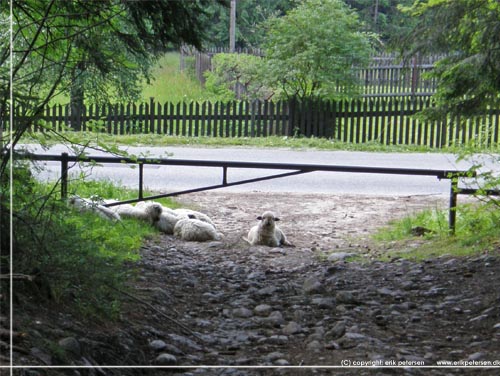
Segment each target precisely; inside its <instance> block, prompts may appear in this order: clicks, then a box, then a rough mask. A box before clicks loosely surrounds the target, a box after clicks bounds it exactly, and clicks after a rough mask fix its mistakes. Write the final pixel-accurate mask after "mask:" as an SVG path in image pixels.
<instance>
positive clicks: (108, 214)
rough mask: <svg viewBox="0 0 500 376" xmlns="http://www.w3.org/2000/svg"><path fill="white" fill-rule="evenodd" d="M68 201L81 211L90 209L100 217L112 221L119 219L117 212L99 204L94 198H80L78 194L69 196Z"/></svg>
mask: <svg viewBox="0 0 500 376" xmlns="http://www.w3.org/2000/svg"><path fill="white" fill-rule="evenodd" d="M68 203H69V204H70V205H72V206H74V207H75V208H77V209H79V210H80V211H82V212H83V211H92V212H94V213H97V214H98V215H99V216H100V217H102V218H104V219H109V220H112V221H119V220H120V219H121V218H120V215H119V214H118V213H116V212H115V211H113V210H111V209H109V208H107V207H105V206H103V205H101V204H99V203H98V202H97V201H95V200H91V199H87V198H81V197H78V196H72V197H70V198H69V200H68Z"/></svg>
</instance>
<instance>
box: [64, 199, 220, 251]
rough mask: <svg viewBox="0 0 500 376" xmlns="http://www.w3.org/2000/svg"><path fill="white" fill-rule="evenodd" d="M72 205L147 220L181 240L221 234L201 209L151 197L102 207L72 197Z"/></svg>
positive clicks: (206, 237)
mask: <svg viewBox="0 0 500 376" xmlns="http://www.w3.org/2000/svg"><path fill="white" fill-rule="evenodd" d="M101 201H102V203H103V204H112V203H116V202H117V201H115V200H101ZM70 202H71V203H72V204H73V205H74V206H77V207H79V208H82V209H85V210H93V211H95V212H97V213H98V214H99V215H101V216H104V217H106V218H113V219H116V220H120V219H121V218H135V219H140V220H143V221H146V222H148V223H150V224H151V225H153V226H154V227H156V228H157V229H158V230H160V231H161V232H163V233H165V234H168V235H175V236H177V237H178V238H180V239H182V240H187V241H198V242H204V241H208V240H220V239H221V238H222V234H221V233H219V232H217V230H216V229H215V225H214V223H213V222H212V220H211V219H210V218H209V217H208V216H207V215H206V214H203V213H200V212H197V211H194V210H190V209H175V210H172V209H170V208H167V207H165V206H162V205H161V204H159V203H157V202H153V201H148V202H146V201H144V202H138V203H137V204H136V205H135V206H134V205H130V204H121V205H114V206H111V207H109V208H108V207H105V206H103V205H100V204H96V203H93V201H92V200H89V199H82V198H79V197H74V198H72V200H71V201H70Z"/></svg>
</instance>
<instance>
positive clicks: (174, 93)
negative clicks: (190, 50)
mask: <svg viewBox="0 0 500 376" xmlns="http://www.w3.org/2000/svg"><path fill="white" fill-rule="evenodd" d="M179 65H180V55H179V53H177V52H170V53H167V54H166V55H165V56H164V57H162V58H161V59H160V60H159V61H158V63H157V65H156V66H155V67H154V68H153V71H152V77H154V78H155V79H154V80H153V81H152V82H151V83H150V84H147V83H144V84H143V90H142V100H143V101H145V102H147V101H149V98H155V100H156V101H157V102H159V103H165V102H173V103H178V102H183V101H186V102H190V101H203V100H207V99H209V98H208V97H207V94H206V92H205V90H204V89H203V87H202V86H201V84H200V83H199V82H198V81H197V80H195V79H193V78H192V77H190V75H189V73H188V71H187V70H185V71H183V72H181V71H180V70H179Z"/></svg>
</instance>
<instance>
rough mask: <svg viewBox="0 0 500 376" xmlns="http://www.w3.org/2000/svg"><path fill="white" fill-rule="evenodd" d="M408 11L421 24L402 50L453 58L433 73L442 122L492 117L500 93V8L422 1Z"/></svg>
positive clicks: (485, 0) (485, 2) (477, 2)
mask: <svg viewBox="0 0 500 376" xmlns="http://www.w3.org/2000/svg"><path fill="white" fill-rule="evenodd" d="M405 11H406V12H408V13H409V14H411V15H413V16H414V17H416V18H417V19H418V21H419V22H418V24H417V26H416V27H415V28H414V30H413V31H412V33H411V34H410V35H408V36H407V38H406V39H405V40H404V41H403V43H402V44H401V45H402V46H404V48H405V49H407V51H403V52H404V53H405V54H406V55H414V54H416V53H424V54H425V53H435V52H444V53H446V54H448V55H447V56H446V57H445V58H443V59H442V60H440V61H439V62H438V63H437V64H436V68H435V69H434V70H433V71H432V72H431V76H432V77H435V78H436V79H437V80H438V90H437V93H436V95H435V99H436V103H437V108H436V110H438V111H439V112H440V113H441V115H442V116H445V115H446V114H449V113H454V114H462V115H466V116H470V115H477V114H481V113H484V112H486V111H488V109H489V108H490V106H491V105H493V104H495V103H496V102H497V99H498V93H499V92H500V39H499V38H498V35H499V33H500V3H499V2H498V1H496V0H458V1H445V0H433V1H416V2H415V4H414V5H413V6H412V7H410V8H406V9H405ZM408 47H412V48H410V49H408Z"/></svg>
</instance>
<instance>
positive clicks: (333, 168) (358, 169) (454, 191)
mask: <svg viewBox="0 0 500 376" xmlns="http://www.w3.org/2000/svg"><path fill="white" fill-rule="evenodd" d="M17 156H18V157H20V158H25V159H31V160H39V161H40V160H42V161H59V162H61V197H62V198H63V199H64V198H66V197H67V194H68V170H69V167H68V163H69V162H84V163H85V162H86V163H88V162H94V163H125V164H138V165H139V195H138V196H139V197H138V198H137V199H131V200H125V201H120V202H117V203H112V204H106V206H115V205H120V204H125V203H134V202H139V201H145V200H154V199H158V198H163V197H171V196H179V195H183V194H188V193H195V192H201V191H208V190H214V189H219V188H225V187H231V186H235V185H241V184H248V183H255V182H259V181H263V180H270V179H277V178H283V177H287V176H293V175H300V174H305V173H309V172H314V171H328V172H349V173H368V174H392V175H413V176H435V177H436V178H438V179H439V180H441V179H450V180H451V187H450V204H449V219H448V223H449V229H450V233H452V234H453V233H454V232H455V227H456V207H457V195H458V194H459V193H462V194H472V193H476V192H477V190H475V189H459V188H458V179H459V178H464V177H474V176H475V173H472V172H470V171H466V170H436V169H418V168H400V167H369V166H339V165H318V164H298V163H268V162H241V161H214V160H191V159H155V158H122V157H106V156H75V155H68V153H62V154H61V155H43V154H31V153H24V154H18V155H17ZM144 165H169V166H193V167H221V168H222V169H223V170H222V183H221V184H216V185H210V186H206V187H199V188H193V189H188V190H183V191H179V192H173V193H166V194H161V195H154V196H148V197H144V196H143V184H144ZM229 168H247V169H264V170H293V171H291V172H286V173H281V174H275V175H268V176H263V177H258V178H253V179H245V180H239V181H236V182H230V183H228V181H227V170H228V169H229ZM492 192H496V193H497V194H499V193H498V192H497V191H492Z"/></svg>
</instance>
